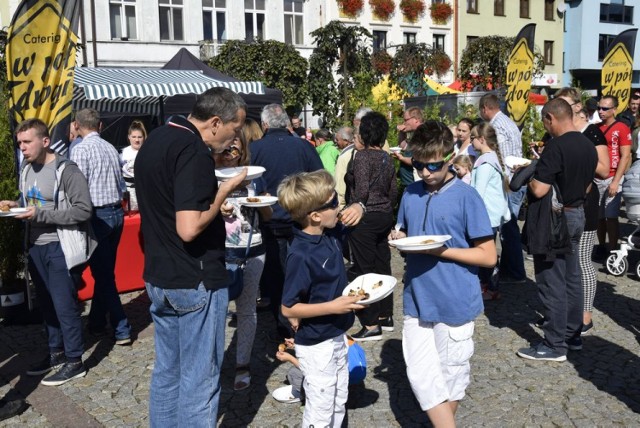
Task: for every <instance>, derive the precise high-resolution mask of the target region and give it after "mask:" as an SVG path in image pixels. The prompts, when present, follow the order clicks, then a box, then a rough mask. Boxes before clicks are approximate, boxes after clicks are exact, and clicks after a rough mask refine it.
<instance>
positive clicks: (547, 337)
mask: <svg viewBox="0 0 640 428" xmlns="http://www.w3.org/2000/svg"><path fill="white" fill-rule="evenodd" d="M565 216H566V218H567V228H568V229H569V236H570V237H571V252H570V253H568V254H561V255H558V256H557V257H556V258H555V260H552V261H547V260H546V255H544V254H541V255H538V254H535V255H534V256H533V268H534V271H535V275H536V283H537V285H538V295H539V296H540V300H542V305H543V306H544V317H545V319H546V321H545V323H544V325H543V327H542V329H543V331H544V344H545V345H547V346H548V347H550V348H552V349H555V350H556V351H558V352H560V353H562V354H566V353H567V344H566V339H570V338H572V337H573V336H575V335H576V334H580V328H581V326H582V300H583V298H582V293H583V290H582V274H581V271H580V263H579V243H580V237H581V236H582V231H583V229H584V210H583V209H582V207H580V208H574V209H567V210H566V211H565Z"/></svg>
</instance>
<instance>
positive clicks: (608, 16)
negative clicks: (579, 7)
mask: <svg viewBox="0 0 640 428" xmlns="http://www.w3.org/2000/svg"><path fill="white" fill-rule="evenodd" d="M600 22H617V23H621V24H633V6H625V5H624V4H614V3H611V4H604V3H601V4H600Z"/></svg>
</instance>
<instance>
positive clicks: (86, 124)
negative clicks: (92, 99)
mask: <svg viewBox="0 0 640 428" xmlns="http://www.w3.org/2000/svg"><path fill="white" fill-rule="evenodd" d="M74 120H75V121H76V123H77V124H78V126H80V127H81V128H84V129H89V130H91V131H97V130H98V128H100V113H98V111H97V110H94V109H92V108H83V109H82V110H78V111H77V112H76V115H75V118H74Z"/></svg>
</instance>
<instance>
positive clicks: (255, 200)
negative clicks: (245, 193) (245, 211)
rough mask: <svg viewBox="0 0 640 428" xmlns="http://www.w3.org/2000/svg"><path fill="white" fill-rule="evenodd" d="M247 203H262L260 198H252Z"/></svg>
mask: <svg viewBox="0 0 640 428" xmlns="http://www.w3.org/2000/svg"><path fill="white" fill-rule="evenodd" d="M247 202H260V198H254V197H252V196H250V197H248V198H247Z"/></svg>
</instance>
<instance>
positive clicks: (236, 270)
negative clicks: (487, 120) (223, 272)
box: [225, 211, 256, 301]
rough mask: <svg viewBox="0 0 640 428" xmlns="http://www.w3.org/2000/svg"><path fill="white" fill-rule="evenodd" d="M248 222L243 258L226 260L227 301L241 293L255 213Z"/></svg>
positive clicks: (234, 298)
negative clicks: (247, 237) (227, 276)
mask: <svg viewBox="0 0 640 428" xmlns="http://www.w3.org/2000/svg"><path fill="white" fill-rule="evenodd" d="M253 214H254V215H253V218H252V219H251V222H250V223H249V225H250V227H249V239H248V240H247V249H246V251H245V252H244V258H242V259H236V261H235V262H234V263H230V262H226V263H225V264H226V267H227V275H229V286H228V287H227V288H228V290H229V301H231V300H236V299H237V298H238V297H239V296H240V294H241V293H242V288H243V287H244V268H245V266H246V264H247V259H248V258H249V250H251V237H252V236H253V222H254V220H255V214H256V212H255V211H254V213H253Z"/></svg>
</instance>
